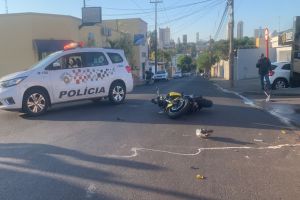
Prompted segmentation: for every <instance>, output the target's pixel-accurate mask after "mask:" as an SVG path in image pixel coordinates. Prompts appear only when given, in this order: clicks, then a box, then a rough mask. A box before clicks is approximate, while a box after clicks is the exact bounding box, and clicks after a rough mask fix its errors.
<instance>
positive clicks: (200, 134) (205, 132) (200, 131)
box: [196, 128, 213, 138]
mask: <svg viewBox="0 0 300 200" xmlns="http://www.w3.org/2000/svg"><path fill="white" fill-rule="evenodd" d="M212 132H213V130H207V129H204V128H200V129H196V136H197V137H201V138H207V137H208V136H209V135H210V133H212Z"/></svg>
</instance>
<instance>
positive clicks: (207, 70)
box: [205, 36, 212, 73]
mask: <svg viewBox="0 0 300 200" xmlns="http://www.w3.org/2000/svg"><path fill="white" fill-rule="evenodd" d="M211 54H212V52H211V36H209V66H210V67H211V64H212V63H211V61H212V59H211ZM205 71H206V72H205V73H208V72H209V69H205Z"/></svg>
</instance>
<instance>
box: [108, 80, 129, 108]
mask: <svg viewBox="0 0 300 200" xmlns="http://www.w3.org/2000/svg"><path fill="white" fill-rule="evenodd" d="M125 96H126V89H125V86H124V84H122V83H120V82H116V83H114V84H112V86H111V87H110V90H109V100H110V101H111V102H112V103H113V104H120V103H122V102H123V101H124V99H125Z"/></svg>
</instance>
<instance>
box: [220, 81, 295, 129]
mask: <svg viewBox="0 0 300 200" xmlns="http://www.w3.org/2000/svg"><path fill="white" fill-rule="evenodd" d="M214 85H215V86H216V87H217V88H218V89H220V90H221V91H222V92H225V93H229V94H234V95H236V96H238V97H240V98H241V99H242V100H243V103H244V104H246V105H249V106H251V107H254V108H257V109H260V110H264V108H263V107H260V106H258V105H256V104H255V102H254V101H252V100H250V99H248V98H247V97H244V96H243V95H241V94H239V93H238V92H234V91H231V90H227V89H224V88H222V87H221V86H219V85H218V84H216V83H215V84H214ZM266 111H267V112H268V113H270V114H271V115H273V116H275V117H276V118H278V119H279V120H280V121H281V122H283V123H284V124H286V125H288V126H290V127H294V126H293V125H292V124H291V122H290V120H289V119H288V118H287V117H284V116H282V115H281V114H279V113H277V112H275V111H273V110H266Z"/></svg>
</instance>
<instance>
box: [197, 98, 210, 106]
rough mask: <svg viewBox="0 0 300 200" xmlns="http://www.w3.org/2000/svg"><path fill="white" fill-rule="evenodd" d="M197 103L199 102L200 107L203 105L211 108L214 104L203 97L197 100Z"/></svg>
mask: <svg viewBox="0 0 300 200" xmlns="http://www.w3.org/2000/svg"><path fill="white" fill-rule="evenodd" d="M197 103H198V105H199V107H202V108H210V107H212V106H213V102H212V101H211V100H208V99H203V98H202V99H199V100H197Z"/></svg>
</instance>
